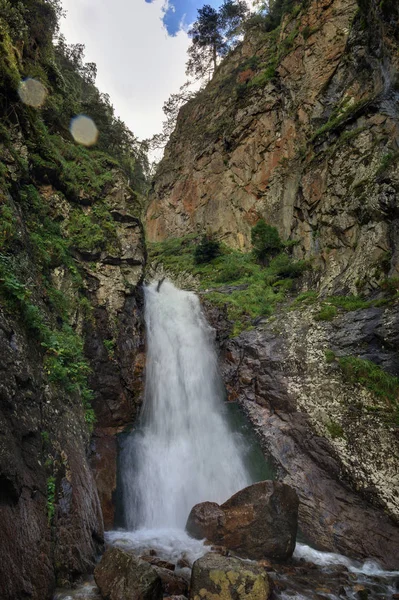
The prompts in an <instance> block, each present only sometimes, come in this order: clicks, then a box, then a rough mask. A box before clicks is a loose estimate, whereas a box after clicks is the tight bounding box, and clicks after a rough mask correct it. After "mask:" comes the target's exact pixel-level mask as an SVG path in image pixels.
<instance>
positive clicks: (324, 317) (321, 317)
mask: <svg viewBox="0 0 399 600" xmlns="http://www.w3.org/2000/svg"><path fill="white" fill-rule="evenodd" d="M337 314H338V310H337V308H336V307H335V306H332V305H331V304H325V305H324V306H322V308H321V309H320V311H319V312H318V313H317V314H316V315H315V321H332V320H333V319H334V318H335V317H336V316H337Z"/></svg>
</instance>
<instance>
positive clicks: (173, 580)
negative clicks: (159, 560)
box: [153, 565, 188, 596]
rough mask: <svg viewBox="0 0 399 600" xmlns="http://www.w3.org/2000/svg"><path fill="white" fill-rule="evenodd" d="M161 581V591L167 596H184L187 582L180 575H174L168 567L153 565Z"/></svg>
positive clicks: (186, 590)
mask: <svg viewBox="0 0 399 600" xmlns="http://www.w3.org/2000/svg"><path fill="white" fill-rule="evenodd" d="M153 568H154V569H155V571H156V572H157V574H158V575H159V577H160V578H161V582H162V591H163V593H164V594H166V595H167V596H186V595H187V592H188V582H187V581H186V580H185V579H184V578H183V577H180V575H176V573H174V572H173V571H171V570H170V569H164V568H163V567H158V566H155V565H154V567H153Z"/></svg>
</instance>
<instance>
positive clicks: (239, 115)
mask: <svg viewBox="0 0 399 600" xmlns="http://www.w3.org/2000/svg"><path fill="white" fill-rule="evenodd" d="M388 4H389V6H388ZM384 7H385V8H384ZM397 32H398V15H397V7H396V5H395V3H392V2H391V3H383V5H381V7H380V6H379V4H378V3H377V2H374V0H367V1H362V2H360V1H359V2H357V1H356V0H322V1H319V0H317V1H316V0H315V1H313V2H308V3H304V4H303V5H297V7H296V8H295V9H294V10H293V11H292V12H291V13H290V14H288V15H286V16H285V17H284V19H283V21H282V24H281V26H280V28H278V29H277V30H275V31H273V32H270V33H264V32H262V31H260V30H259V28H257V27H254V28H252V29H250V31H249V32H248V33H247V35H246V37H245V40H244V42H243V43H242V44H241V45H240V46H239V47H238V48H237V49H236V50H235V51H234V52H233V53H232V54H231V55H230V56H229V57H228V58H227V59H226V60H224V61H223V62H222V64H221V65H220V67H219V68H218V70H217V72H216V74H215V76H214V78H213V79H212V81H211V82H210V83H209V84H208V85H207V87H206V88H205V89H204V90H203V91H201V92H200V93H199V94H198V95H197V97H196V98H194V99H193V100H191V101H190V102H189V103H188V104H187V105H185V106H184V107H183V109H182V110H181V112H180V115H179V118H178V121H177V126H176V129H175V131H174V133H173V135H172V137H171V139H170V141H169V144H168V146H167V147H166V151H165V156H164V158H163V160H162V161H161V163H160V166H159V170H158V172H157V176H156V178H155V183H154V188H153V191H152V195H151V202H150V205H149V209H148V213H147V230H148V237H149V239H150V240H151V241H160V240H163V239H165V238H167V237H179V236H181V235H184V234H186V233H188V232H197V233H198V232H199V233H201V232H204V231H206V232H208V233H215V234H217V235H218V237H219V238H220V239H222V240H223V241H225V242H226V243H227V244H228V245H230V246H231V247H235V248H240V249H245V250H247V249H249V248H250V229H251V227H252V226H253V225H254V224H255V223H256V221H257V220H258V219H259V218H260V217H263V218H264V219H265V220H266V222H268V223H270V224H272V225H275V226H277V227H278V229H279V232H280V235H281V236H282V237H283V238H284V239H291V240H297V241H298V242H299V243H298V246H296V248H295V256H296V258H306V259H311V260H312V264H313V267H314V270H315V272H317V274H318V279H319V281H320V284H321V288H322V289H324V290H328V291H337V290H344V289H345V290H350V291H351V292H352V293H356V292H364V291H367V290H369V289H370V288H373V287H375V286H376V284H377V282H378V281H379V280H381V278H383V277H386V276H387V275H389V276H397V274H398V254H397V247H398V246H397V218H398V212H397V210H398V209H397V201H396V196H397V190H398V169H397V164H398V163H397V161H398V146H397V140H398V108H397V103H398V91H397V89H398V53H397V47H398V40H397V35H398V33H397ZM366 271H367V273H366ZM366 275H367V276H366Z"/></svg>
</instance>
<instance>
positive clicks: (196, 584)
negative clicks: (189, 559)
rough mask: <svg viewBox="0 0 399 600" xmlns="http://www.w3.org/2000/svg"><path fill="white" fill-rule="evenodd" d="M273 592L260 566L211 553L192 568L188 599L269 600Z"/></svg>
mask: <svg viewBox="0 0 399 600" xmlns="http://www.w3.org/2000/svg"><path fill="white" fill-rule="evenodd" d="M271 591H272V584H271V580H270V579H269V576H268V575H267V573H266V571H265V570H264V569H262V568H261V567H259V566H258V565H254V564H250V563H246V562H244V561H242V560H239V559H238V558H231V557H225V556H222V555H220V554H215V553H212V552H210V553H208V554H205V556H203V557H201V558H199V559H198V560H196V561H195V563H194V565H193V572H192V575H191V584H190V596H189V598H190V600H267V599H268V598H269V597H270V594H271Z"/></svg>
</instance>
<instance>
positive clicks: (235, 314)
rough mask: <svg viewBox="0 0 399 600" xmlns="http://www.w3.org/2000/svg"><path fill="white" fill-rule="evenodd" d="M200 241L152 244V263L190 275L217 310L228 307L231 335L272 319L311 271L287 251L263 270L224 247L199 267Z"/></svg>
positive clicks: (192, 238)
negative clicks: (257, 321)
mask: <svg viewBox="0 0 399 600" xmlns="http://www.w3.org/2000/svg"><path fill="white" fill-rule="evenodd" d="M198 241H199V237H198V236H196V235H195V234H191V235H188V236H185V237H183V238H170V239H168V240H166V241H164V242H158V243H152V244H149V259H150V261H151V262H155V263H156V262H157V261H159V262H161V263H162V264H163V266H164V268H165V269H166V270H168V271H170V272H172V273H174V274H176V275H178V274H181V273H189V274H191V275H193V276H195V277H197V278H198V280H199V286H200V289H201V290H202V291H207V295H206V297H207V299H208V300H209V301H211V302H212V303H214V304H215V305H217V306H224V305H226V307H227V312H228V316H229V319H230V320H231V321H232V322H233V332H232V335H238V334H239V333H240V332H241V331H243V330H244V329H247V328H249V327H251V325H252V324H253V321H254V319H256V318H258V317H262V316H268V315H271V314H272V313H273V310H274V307H275V306H276V304H278V303H279V302H282V301H283V300H284V299H285V298H286V296H287V294H288V293H289V291H290V289H291V288H292V287H293V283H294V280H295V279H296V278H298V277H299V276H300V275H301V274H302V273H303V272H304V271H305V270H306V269H307V268H309V265H308V263H306V262H305V261H294V260H292V258H291V257H290V256H289V255H288V254H287V253H286V251H283V252H281V253H280V254H278V255H277V256H275V257H273V258H272V259H271V260H270V261H269V264H268V265H267V266H262V265H261V264H259V263H258V262H256V260H255V258H254V256H253V255H252V253H243V252H240V251H238V250H233V249H231V248H228V247H227V246H224V245H222V247H221V255H220V256H218V257H217V258H215V259H214V260H212V261H211V262H209V263H205V264H201V265H196V264H195V261H194V252H195V247H196V244H197V243H198ZM227 287H228V288H229V289H226V288H227ZM238 287H239V288H240V289H237V288H238Z"/></svg>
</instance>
